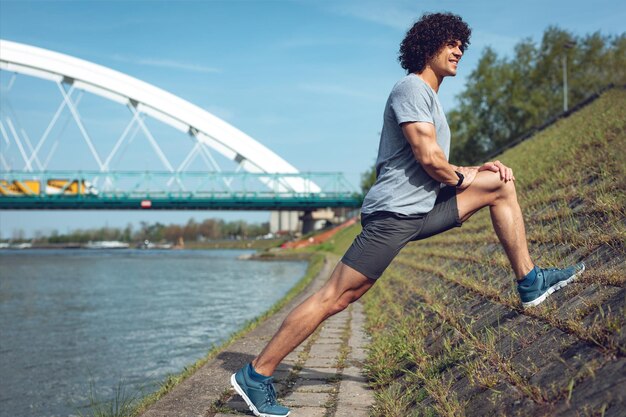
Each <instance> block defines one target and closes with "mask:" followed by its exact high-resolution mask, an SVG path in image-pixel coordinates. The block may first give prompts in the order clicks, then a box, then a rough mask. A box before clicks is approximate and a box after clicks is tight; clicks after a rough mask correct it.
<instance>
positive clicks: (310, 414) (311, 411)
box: [289, 407, 326, 417]
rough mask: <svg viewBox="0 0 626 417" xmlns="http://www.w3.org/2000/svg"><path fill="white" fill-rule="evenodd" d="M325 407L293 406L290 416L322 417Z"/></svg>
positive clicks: (324, 413)
mask: <svg viewBox="0 0 626 417" xmlns="http://www.w3.org/2000/svg"><path fill="white" fill-rule="evenodd" d="M325 415H326V408H324V407H293V408H292V409H291V413H290V414H289V416H290V417H324V416H325Z"/></svg>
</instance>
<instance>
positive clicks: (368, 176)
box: [361, 164, 376, 195]
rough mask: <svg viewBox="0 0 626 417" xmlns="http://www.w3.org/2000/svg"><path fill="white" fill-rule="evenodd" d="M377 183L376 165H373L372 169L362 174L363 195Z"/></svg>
mask: <svg viewBox="0 0 626 417" xmlns="http://www.w3.org/2000/svg"><path fill="white" fill-rule="evenodd" d="M375 182H376V164H374V165H372V167H371V168H370V169H368V170H367V171H365V172H364V173H363V174H361V191H362V192H363V195H365V194H367V192H368V191H369V190H370V188H372V186H373V185H374V183H375Z"/></svg>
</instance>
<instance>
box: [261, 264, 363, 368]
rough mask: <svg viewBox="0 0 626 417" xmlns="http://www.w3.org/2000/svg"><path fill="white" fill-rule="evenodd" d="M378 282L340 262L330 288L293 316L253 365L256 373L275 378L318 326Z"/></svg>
mask: <svg viewBox="0 0 626 417" xmlns="http://www.w3.org/2000/svg"><path fill="white" fill-rule="evenodd" d="M374 282H375V281H374V280H372V279H369V278H367V277H366V276H365V275H363V274H361V273H360V272H357V271H356V270H355V269H353V268H351V267H349V266H347V265H345V264H343V263H342V262H339V264H338V265H337V266H336V267H335V270H334V271H333V273H332V275H331V276H330V279H329V280H328V281H327V282H326V284H324V286H323V287H322V288H321V289H320V290H319V291H317V292H316V293H315V294H313V295H312V296H310V297H309V298H307V299H306V300H305V301H303V302H302V304H300V305H299V306H297V307H296V308H294V309H293V310H292V311H291V313H289V315H288V316H287V318H286V319H285V321H284V322H283V324H282V325H281V326H280V329H278V332H276V334H275V335H274V337H272V340H270V342H269V343H268V344H267V346H265V349H263V351H262V352H261V354H260V355H259V356H257V357H256V358H255V359H254V360H253V361H252V366H254V369H255V370H256V371H257V372H258V373H260V374H262V375H267V376H270V375H272V374H273V373H274V370H275V369H276V367H277V366H278V364H279V363H280V362H281V361H282V360H283V358H284V357H285V356H287V355H288V354H289V353H290V352H291V351H293V350H294V349H295V348H296V347H297V346H298V345H299V344H300V343H302V342H303V341H304V340H305V339H306V338H307V337H309V336H310V335H311V334H312V333H313V332H314V331H315V329H317V326H319V325H320V324H321V323H322V322H323V321H324V320H326V319H327V318H329V317H330V316H332V315H333V314H336V313H339V312H340V311H342V310H343V309H345V308H346V307H347V306H348V305H350V303H352V302H354V301H356V300H358V299H359V298H360V297H361V296H362V295H363V294H365V293H366V292H367V290H369V289H370V288H371V287H372V285H374Z"/></svg>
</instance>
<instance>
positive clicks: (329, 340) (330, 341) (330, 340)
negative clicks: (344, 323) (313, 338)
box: [315, 337, 343, 349]
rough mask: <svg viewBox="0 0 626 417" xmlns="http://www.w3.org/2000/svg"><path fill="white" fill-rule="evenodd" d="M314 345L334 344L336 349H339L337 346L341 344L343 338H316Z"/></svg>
mask: <svg viewBox="0 0 626 417" xmlns="http://www.w3.org/2000/svg"><path fill="white" fill-rule="evenodd" d="M315 344H316V345H335V346H336V347H337V349H339V346H341V345H342V344H343V340H342V339H341V338H336V337H333V338H325V339H317V342H315Z"/></svg>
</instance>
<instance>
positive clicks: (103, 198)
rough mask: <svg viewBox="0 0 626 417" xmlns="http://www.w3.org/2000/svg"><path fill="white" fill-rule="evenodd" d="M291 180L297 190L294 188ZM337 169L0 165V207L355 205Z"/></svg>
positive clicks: (291, 207) (357, 201)
mask: <svg viewBox="0 0 626 417" xmlns="http://www.w3.org/2000/svg"><path fill="white" fill-rule="evenodd" d="M294 184H298V186H299V187H298V188H299V189H300V190H304V192H303V191H299V192H296V191H294ZM360 205H361V197H360V195H359V194H358V193H357V192H356V191H355V190H354V188H353V187H352V186H351V184H349V183H348V181H347V180H346V179H345V177H344V176H343V174H341V173H336V172H334V173H296V174H268V173H258V174H256V173H249V172H155V171H147V172H140V171H117V172H101V171H45V172H24V171H19V172H16V171H0V209H215V210H276V209H283V210H308V209H315V208H324V207H353V208H356V207H360Z"/></svg>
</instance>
